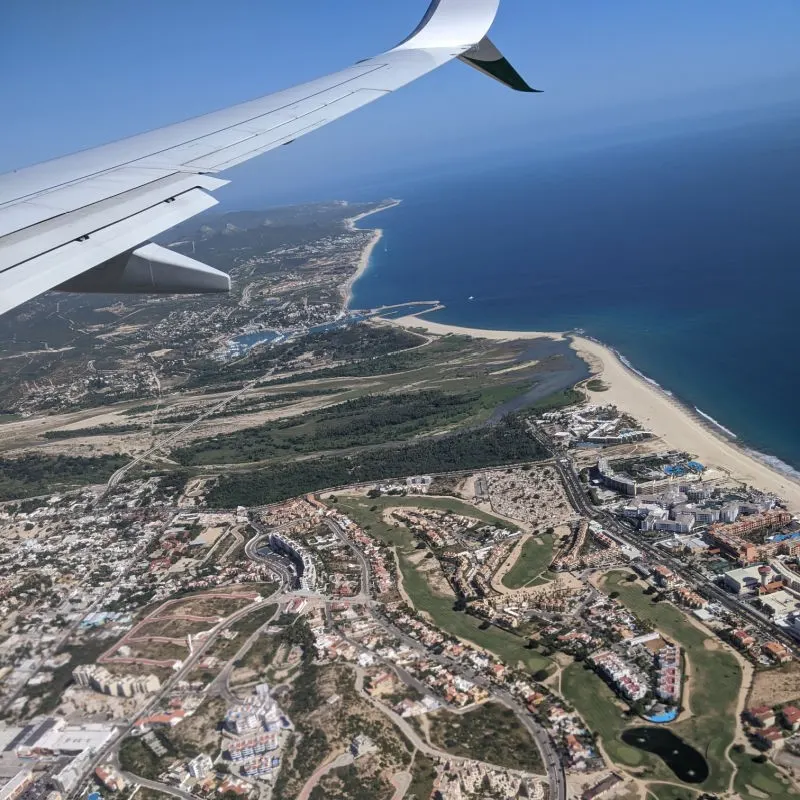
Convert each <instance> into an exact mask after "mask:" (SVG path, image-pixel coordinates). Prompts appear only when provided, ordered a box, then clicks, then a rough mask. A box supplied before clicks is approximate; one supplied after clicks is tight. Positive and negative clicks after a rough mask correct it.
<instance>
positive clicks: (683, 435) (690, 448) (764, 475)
mask: <svg viewBox="0 0 800 800" xmlns="http://www.w3.org/2000/svg"><path fill="white" fill-rule="evenodd" d="M385 321H386V322H390V323H391V324H394V325H399V326H401V327H404V328H424V329H425V330H426V331H427V332H428V333H433V334H437V335H441V336H443V335H447V334H454V335H462V336H464V335H466V336H474V337H476V338H482V339H493V340H496V341H510V340H513V339H535V338H541V337H547V338H551V339H556V340H561V339H564V338H566V337H567V336H569V338H570V339H571V342H572V343H571V346H572V349H573V350H575V352H576V353H577V355H578V356H579V357H580V358H582V359H583V360H584V361H585V362H586V363H587V364H588V365H589V369H590V370H591V372H592V376H593V377H602V379H603V383H604V384H605V385H606V387H607V389H606V390H605V391H599V392H594V391H592V390H590V389H589V388H588V387H587V386H585V385H584V386H582V388H583V390H584V391H585V393H586V395H587V396H588V398H589V399H590V400H591V401H592V402H594V403H598V404H613V405H616V406H617V407H618V408H620V409H621V410H623V411H625V412H627V413H629V414H630V415H631V416H633V417H635V418H636V419H637V420H639V422H641V423H642V424H643V425H644V426H645V427H647V428H648V429H649V430H651V431H652V432H653V433H654V434H655V435H656V436H658V437H659V438H661V439H663V441H664V442H665V443H666V444H667V445H668V446H669V447H670V448H674V449H677V450H685V451H687V452H690V453H693V454H695V455H696V456H697V458H698V459H699V460H700V461H701V462H702V463H704V464H707V465H709V466H714V467H717V468H718V469H720V470H722V471H723V472H725V473H727V474H728V476H729V477H730V478H732V479H734V480H737V481H739V482H742V483H745V484H748V485H751V486H754V487H756V488H758V489H761V490H763V491H767V492H772V493H774V494H776V495H778V496H779V497H780V498H781V499H782V500H783V501H784V502H785V503H786V505H787V507H788V508H789V510H790V511H792V512H795V513H796V512H800V481H797V480H795V479H794V478H793V477H791V476H790V475H788V474H786V473H784V472H780V471H778V470H776V469H773V468H772V467H771V466H769V465H768V464H767V463H765V462H764V461H762V460H760V459H759V458H758V457H757V456H756V455H755V454H754V453H753V452H751V451H749V450H747V449H746V448H745V447H744V446H742V445H740V444H738V443H735V442H733V441H731V440H729V439H726V438H725V437H724V436H723V435H722V433H720V432H717V431H716V430H714V429H713V428H712V424H716V425H719V424H718V423H716V422H713V423H712V422H709V420H710V418H709V417H708V415H706V414H704V413H703V412H700V411H699V410H697V413H695V412H694V411H692V410H690V409H689V408H687V407H686V406H684V405H682V404H681V403H679V402H678V400H676V399H675V398H674V397H673V396H672V395H671V394H670V393H669V392H667V391H665V390H664V389H663V388H661V387H659V386H658V385H657V384H656V383H655V382H653V381H650V380H649V379H647V378H645V377H644V376H643V375H642V374H641V373H639V372H638V371H636V370H634V368H633V367H631V366H629V365H626V364H625V363H624V362H623V361H622V360H621V359H620V356H619V355H618V354H617V353H616V352H615V351H614V350H613V349H611V348H610V347H607V346H606V345H604V344H601V343H600V342H597V341H595V340H593V339H588V338H586V337H583V336H575V335H569V334H564V333H554V332H534V331H494V330H481V329H479V328H465V327H460V326H457V325H445V324H443V323H439V322H431V321H430V320H425V319H421V318H419V317H415V316H406V317H400V318H398V319H392V320H385ZM700 415H702V417H705V419H702V418H701V416H700ZM719 427H720V428H721V426H719ZM723 430H724V429H723Z"/></svg>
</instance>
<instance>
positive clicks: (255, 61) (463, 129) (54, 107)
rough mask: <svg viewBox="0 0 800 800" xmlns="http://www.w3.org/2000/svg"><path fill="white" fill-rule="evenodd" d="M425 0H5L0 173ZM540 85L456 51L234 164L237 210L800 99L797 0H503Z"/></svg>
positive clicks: (315, 67) (273, 80) (194, 110)
mask: <svg viewBox="0 0 800 800" xmlns="http://www.w3.org/2000/svg"><path fill="white" fill-rule="evenodd" d="M427 5H428V3H427V0H0V109H2V116H1V117H0V118H1V119H2V124H1V125H0V172H4V171H7V170H10V169H14V168H16V167H20V166H24V165H27V164H30V163H35V162H37V161H41V160H44V159H46V158H52V157H55V156H59V155H64V154H67V153H69V152H72V151H74V150H77V149H81V148H85V147H91V146H94V145H98V144H102V143H104V142H107V141H110V140H112V139H117V138H121V137H124V136H128V135H132V134H135V133H139V132H141V131H143V130H147V129H150V128H154V127H159V126H161V125H166V124H169V123H171V122H176V121H179V120H181V119H185V118H187V117H191V116H195V115H197V114H202V113H205V112H207V111H212V110H214V109H217V108H220V107H224V106H226V105H231V104H233V103H236V102H240V101H243V100H248V99H251V98H253V97H258V96H260V95H262V94H266V93H269V92H271V91H275V90H277V89H281V88H285V87H287V86H291V85H292V84H295V83H299V82H302V81H304V80H308V79H311V78H314V77H317V76H319V75H323V74H326V73H328V72H331V71H335V70H337V69H340V68H342V67H345V66H347V65H349V64H351V63H353V62H354V61H356V60H357V59H359V58H364V57H367V56H371V55H374V54H376V53H378V52H380V51H381V50H383V49H387V48H389V47H391V46H393V45H394V44H396V43H397V42H398V41H400V40H401V39H402V38H404V37H405V35H406V34H407V33H408V32H409V31H410V30H411V29H412V28H413V27H414V26H415V25H416V23H417V22H418V20H419V18H420V17H421V16H422V15H423V13H424V12H425V9H426V8H427ZM491 36H492V39H493V40H494V41H495V43H496V44H497V45H498V46H499V48H500V49H501V50H502V51H503V52H504V54H505V55H506V56H507V57H508V58H509V60H510V61H511V62H512V64H514V66H515V67H517V69H518V70H519V71H520V72H521V73H522V74H523V76H524V77H525V78H527V79H528V80H529V82H530V83H531V84H533V85H534V86H537V87H539V88H542V89H544V90H545V94H542V95H526V94H518V93H515V92H512V91H510V90H507V89H505V88H504V87H501V86H500V85H499V84H497V83H495V82H493V81H491V80H489V79H487V78H485V77H484V76H481V75H479V74H478V73H477V72H475V71H473V70H470V69H468V68H467V67H465V66H464V65H462V64H460V63H454V64H450V65H448V66H446V67H444V68H443V69H441V70H438V71H437V72H435V73H433V74H432V75H429V76H428V77H426V78H423V79H422V80H420V81H418V82H416V83H414V84H412V85H411V86H409V87H406V88H405V89H403V90H401V91H399V92H398V93H397V94H395V95H394V96H390V97H388V98H386V99H383V100H381V101H379V102H377V103H375V104H373V105H371V106H368V107H367V108H365V109H362V110H361V111H359V112H356V113H355V114H353V115H351V116H349V117H347V118H345V119H344V120H341V121H339V122H337V123H334V124H333V125H331V126H328V127H326V128H324V129H322V130H321V131H318V132H316V133H314V134H311V135H310V136H308V137H304V138H302V139H299V140H298V141H297V142H295V143H294V144H293V145H292V146H291V147H288V148H281V149H280V150H279V151H274V152H272V153H268V154H266V155H265V156H262V157H261V158H260V159H257V160H256V161H250V162H247V163H246V164H244V165H241V166H239V167H237V168H235V169H234V170H231V171H229V172H228V173H226V175H225V177H230V178H232V179H233V180H234V181H235V185H234V188H233V189H226V190H225V191H226V192H227V195H226V199H227V201H228V202H229V203H233V204H234V205H235V204H236V203H237V202H238V201H240V200H241V198H243V197H245V196H248V197H252V196H259V197H262V196H263V198H264V203H263V204H264V205H268V204H269V202H271V201H275V202H280V201H283V200H300V199H304V198H308V199H321V198H324V197H346V196H348V191H350V190H351V189H352V187H355V186H358V185H359V182H361V184H368V183H369V181H370V180H371V179H374V178H375V176H378V175H385V174H387V173H390V174H391V173H397V174H400V173H401V172H403V171H414V170H417V171H422V170H424V169H434V168H439V167H440V165H442V164H447V163H461V164H464V163H469V161H470V160H471V159H487V158H490V157H491V156H492V155H497V157H504V158H525V157H528V156H531V155H547V154H548V153H549V152H556V151H557V150H558V149H559V148H560V147H563V146H564V144H565V142H582V143H583V144H584V145H586V144H587V143H591V142H594V141H596V142H600V141H608V140H613V139H614V137H624V136H634V137H635V136H644V135H653V134H654V133H657V132H659V131H662V132H669V131H680V130H681V129H682V128H685V127H689V126H691V125H697V124H698V123H703V124H714V121H715V120H722V119H724V120H725V121H726V124H730V123H731V122H732V121H734V122H735V121H736V120H737V119H738V118H739V117H741V119H742V120H743V121H746V120H748V119H752V118H754V117H757V116H758V115H759V114H764V113H767V112H768V111H769V110H770V109H772V108H774V107H778V106H781V105H783V106H785V107H791V105H792V104H797V101H798V99H800V45H798V42H800V0H768V2H764V0H568V1H565V0H502V2H501V8H500V13H499V16H498V19H497V21H496V23H495V26H494V28H493V31H492V34H491Z"/></svg>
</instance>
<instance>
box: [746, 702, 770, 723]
mask: <svg viewBox="0 0 800 800" xmlns="http://www.w3.org/2000/svg"><path fill="white" fill-rule="evenodd" d="M744 713H745V715H746V716H747V718H748V719H749V720H750V722H752V723H753V724H754V725H757V726H758V727H761V728H767V727H770V726H772V725H774V724H775V712H774V711H773V710H772V709H771V708H770V707H769V706H753V707H752V708H748V709H747V711H745V712H744Z"/></svg>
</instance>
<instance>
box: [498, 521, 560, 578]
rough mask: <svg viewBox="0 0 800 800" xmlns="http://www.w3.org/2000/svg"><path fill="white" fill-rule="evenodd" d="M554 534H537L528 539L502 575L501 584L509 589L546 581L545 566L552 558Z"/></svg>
mask: <svg viewBox="0 0 800 800" xmlns="http://www.w3.org/2000/svg"><path fill="white" fill-rule="evenodd" d="M554 549H555V536H553V535H551V534H538V535H536V536H533V537H531V538H530V539H528V541H527V542H525V544H524V545H523V546H522V552H521V553H520V554H519V558H518V559H517V561H516V563H515V564H514V566H513V567H511V569H510V570H509V571H508V572H507V573H506V574H505V575H504V576H503V584H504V585H505V586H508V588H509V589H521V588H522V587H523V586H538V585H539V584H541V583H547V582H548V580H549V577H548V576H547V568H548V567H549V566H550V562H551V561H552V560H553V551H554Z"/></svg>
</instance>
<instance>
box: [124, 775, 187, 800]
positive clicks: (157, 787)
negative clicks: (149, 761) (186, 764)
mask: <svg viewBox="0 0 800 800" xmlns="http://www.w3.org/2000/svg"><path fill="white" fill-rule="evenodd" d="M122 777H123V778H125V780H126V781H127V782H128V783H129V784H135V783H138V784H139V785H140V786H144V787H145V789H152V790H153V791H154V792H163V793H164V794H171V795H172V796H173V797H180V798H181V800H197V798H198V797H199V795H196V794H192V793H191V792H185V791H184V790H183V789H179V788H178V787H177V786H170V785H169V784H166V783H159V782H158V781H149V780H147V778H142V777H140V776H139V775H134V774H133V773H132V772H123V773H122Z"/></svg>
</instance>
